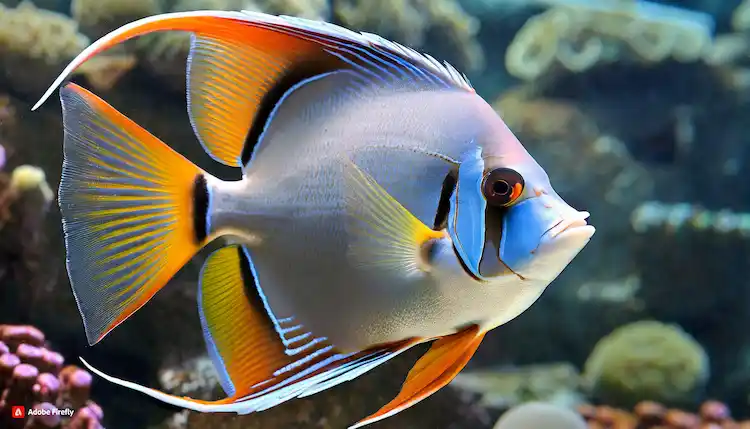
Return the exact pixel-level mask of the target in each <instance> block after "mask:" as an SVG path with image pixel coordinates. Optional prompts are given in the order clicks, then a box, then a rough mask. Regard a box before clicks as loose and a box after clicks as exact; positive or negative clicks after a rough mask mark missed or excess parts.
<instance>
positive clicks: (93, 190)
mask: <svg viewBox="0 0 750 429" xmlns="http://www.w3.org/2000/svg"><path fill="white" fill-rule="evenodd" d="M60 98H61V101H62V106H63V124H64V127H65V141H64V161H63V171H62V180H61V182H60V190H59V204H60V210H61V212H62V217H63V229H64V231H65V247H66V249H67V266H68V276H69V277H70V283H71V286H72V288H73V294H74V295H75V298H76V302H77V303H78V309H79V310H80V312H81V316H82V317H83V323H84V326H85V329H86V336H87V338H88V340H89V344H95V343H96V342H98V341H99V340H101V339H102V338H103V337H104V336H105V335H106V334H107V333H108V332H109V331H111V330H112V329H114V328H115V327H116V326H117V325H119V324H120V323H122V322H123V321H124V320H125V319H127V318H128V317H129V316H130V315H131V314H133V313H134V312H135V311H136V310H138V309H139V308H140V307H141V306H143V305H144V304H145V303H146V302H148V300H149V299H151V297H152V296H153V295H154V294H155V293H156V292H157V291H159V289H161V288H162V287H163V286H164V285H165V284H166V283H167V282H168V281H169V279H170V278H172V276H174V274H175V273H177V271H178V270H179V269H180V268H182V266H183V265H184V264H185V263H187V261H188V260H189V259H190V258H191V257H193V255H195V253H196V252H197V251H198V250H200V248H201V247H203V245H205V243H206V230H205V225H206V223H205V214H206V207H207V200H206V199H207V190H206V181H205V180H206V179H205V177H206V176H205V173H204V172H203V171H201V169H199V168H198V167H197V166H195V165H194V164H193V163H191V162H190V161H188V160H187V159H185V158H184V157H183V156H181V155H180V154H179V153H177V152H175V151H174V150H172V149H171V148H170V147H169V146H167V145H166V144H164V143H163V142H161V141H160V140H159V139H157V138H156V137H154V136H153V135H151V134H149V133H148V132H147V131H146V130H144V129H143V128H141V127H140V126H138V125H137V124H136V123H135V122H133V121H131V120H130V119H128V118H127V117H125V116H124V115H122V114H121V113H119V112H118V111H117V110H115V109H114V108H113V107H112V106H110V105H109V104H107V103H106V102H105V101H103V100H102V99H100V98H99V97H97V96H96V95H94V94H92V93H91V92H89V91H87V90H85V89H83V88H81V87H79V86H77V85H74V84H68V85H66V86H65V87H63V88H62V89H61V90H60Z"/></svg>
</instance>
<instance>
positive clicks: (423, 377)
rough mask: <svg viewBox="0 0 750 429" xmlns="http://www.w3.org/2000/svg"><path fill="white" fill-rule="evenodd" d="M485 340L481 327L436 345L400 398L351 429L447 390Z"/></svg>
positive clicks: (414, 370)
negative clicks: (443, 389) (442, 389)
mask: <svg viewBox="0 0 750 429" xmlns="http://www.w3.org/2000/svg"><path fill="white" fill-rule="evenodd" d="M483 338H484V333H480V332H479V328H478V327H477V326H472V327H470V328H468V329H466V330H464V331H462V332H459V333H457V334H453V335H450V336H447V337H443V338H440V339H438V340H437V341H435V342H434V343H433V344H432V347H430V350H429V351H428V352H427V353H426V354H425V355H424V356H422V357H421V358H420V359H419V360H418V361H417V363H416V364H415V365H414V367H413V368H412V369H411V371H409V374H408V375H407V377H406V381H404V385H403V387H402V388H401V391H400V392H399V394H398V395H397V396H396V397H395V398H394V399H393V400H392V401H391V402H389V403H388V404H386V405H384V406H383V407H382V408H381V409H380V410H378V411H377V412H376V413H374V414H372V415H370V416H368V417H367V418H365V419H362V420H360V421H359V422H358V423H357V424H355V425H353V426H350V427H349V429H357V428H360V427H363V426H366V425H369V424H371V423H375V422H377V421H379V420H382V419H385V418H387V417H390V416H392V415H394V414H396V413H398V412H400V411H403V410H405V409H406V408H409V407H411V406H412V405H414V404H416V403H418V402H420V401H422V400H423V399H425V398H427V397H428V396H430V395H432V394H433V393H435V392H437V391H438V390H440V389H441V388H443V387H444V386H446V385H447V384H448V383H450V381H451V380H453V378H454V377H455V376H456V375H458V373H459V372H460V371H461V370H462V369H463V367H464V366H465V365H466V364H467V363H468V362H469V360H470V359H471V357H472V356H473V355H474V352H475V351H476V350H477V348H478V347H479V344H480V343H481V342H482V339H483Z"/></svg>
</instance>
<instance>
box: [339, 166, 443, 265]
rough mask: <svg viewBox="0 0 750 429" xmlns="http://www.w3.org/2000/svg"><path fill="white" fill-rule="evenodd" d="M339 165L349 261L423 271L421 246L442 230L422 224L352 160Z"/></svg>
mask: <svg viewBox="0 0 750 429" xmlns="http://www.w3.org/2000/svg"><path fill="white" fill-rule="evenodd" d="M343 164H344V181H345V186H346V189H345V197H346V208H347V212H348V215H349V218H348V223H347V231H348V232H349V235H350V236H351V240H352V242H351V243H350V246H349V254H350V256H351V257H352V259H353V262H354V263H356V264H358V265H360V266H365V267H368V266H369V267H377V268H378V269H381V270H387V271H390V272H395V273H398V274H401V275H420V274H421V273H423V272H425V271H427V270H428V269H429V267H427V266H426V261H424V257H423V249H422V246H423V245H424V244H425V243H427V242H428V241H430V240H433V239H440V238H443V237H445V233H444V232H440V231H435V230H433V229H431V228H430V227H428V226H427V225H425V224H424V223H422V222H421V221H420V220H419V219H417V217H416V216H414V215H413V214H412V213H411V212H409V210H407V209H406V208H405V207H404V206H402V205H401V203H399V202H398V201H396V199H394V198H393V197H392V196H391V195H390V194H389V193H388V192H387V191H386V190H385V189H383V188H382V187H381V186H380V185H379V184H378V183H377V182H376V181H375V179H373V178H372V177H371V176H370V175H369V174H367V173H366V172H365V171H363V170H362V169H360V168H359V167H358V166H357V165H355V164H354V163H353V162H351V161H349V160H344V161H343Z"/></svg>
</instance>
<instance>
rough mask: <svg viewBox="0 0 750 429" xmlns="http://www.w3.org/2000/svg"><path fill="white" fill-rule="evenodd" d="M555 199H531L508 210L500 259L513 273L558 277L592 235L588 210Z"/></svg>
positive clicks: (500, 248) (503, 229) (499, 253)
mask: <svg viewBox="0 0 750 429" xmlns="http://www.w3.org/2000/svg"><path fill="white" fill-rule="evenodd" d="M556 199H557V198H552V197H548V196H542V197H536V198H529V199H527V200H524V201H521V202H519V203H518V204H516V205H514V206H513V207H511V208H510V209H509V210H508V211H507V212H506V213H505V215H504V217H503V228H502V237H501V239H500V245H499V248H498V258H499V259H500V260H501V261H502V262H503V263H504V264H505V265H506V266H507V267H508V268H509V269H510V270H512V271H513V272H515V273H517V274H519V275H522V276H523V277H540V276H544V277H548V276H552V277H556V276H557V275H558V274H559V273H560V272H561V271H562V269H563V268H565V266H566V265H568V264H569V263H570V261H572V260H573V258H574V257H575V256H576V255H577V254H578V253H579V252H580V251H581V249H583V247H584V246H585V245H586V244H587V243H588V242H589V240H590V239H591V237H592V236H593V234H594V232H595V229H594V227H593V226H591V225H589V224H588V223H587V222H586V219H587V218H588V217H589V213H588V212H579V211H577V210H575V209H573V208H572V207H570V206H568V205H567V204H566V203H565V202H564V201H562V200H559V201H555V200H556Z"/></svg>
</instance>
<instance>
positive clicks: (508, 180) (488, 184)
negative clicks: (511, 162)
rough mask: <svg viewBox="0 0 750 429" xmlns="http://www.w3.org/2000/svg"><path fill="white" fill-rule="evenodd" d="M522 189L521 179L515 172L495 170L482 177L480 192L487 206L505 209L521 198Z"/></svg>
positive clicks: (522, 182) (502, 169)
mask: <svg viewBox="0 0 750 429" xmlns="http://www.w3.org/2000/svg"><path fill="white" fill-rule="evenodd" d="M523 187H524V181H523V177H521V175H520V174H519V173H518V172H517V171H516V170H512V169H510V168H496V169H494V170H492V171H490V172H489V173H487V174H486V175H485V176H484V183H483V184H482V192H483V193H484V198H486V199H487V202H488V203H489V204H491V205H493V206H500V207H505V206H508V205H510V204H512V203H513V202H514V201H516V200H517V199H518V197H520V196H521V194H522V193H523Z"/></svg>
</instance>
